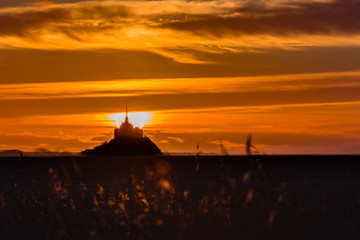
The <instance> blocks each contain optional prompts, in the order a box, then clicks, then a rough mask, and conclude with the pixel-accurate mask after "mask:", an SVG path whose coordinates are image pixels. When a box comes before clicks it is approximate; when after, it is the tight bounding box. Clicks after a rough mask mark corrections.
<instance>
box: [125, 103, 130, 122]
mask: <svg viewBox="0 0 360 240" xmlns="http://www.w3.org/2000/svg"><path fill="white" fill-rule="evenodd" d="M125 122H129V118H128V111H127V104H126V116H125Z"/></svg>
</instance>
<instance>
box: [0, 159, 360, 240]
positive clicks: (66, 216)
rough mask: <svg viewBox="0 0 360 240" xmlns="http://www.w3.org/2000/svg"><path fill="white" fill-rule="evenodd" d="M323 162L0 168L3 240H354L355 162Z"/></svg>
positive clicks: (51, 163)
mask: <svg viewBox="0 0 360 240" xmlns="http://www.w3.org/2000/svg"><path fill="white" fill-rule="evenodd" d="M277 159H281V161H280V160H277ZM319 159H321V161H320V160H319ZM327 159H330V158H329V157H322V158H321V157H308V158H307V157H305V156H302V157H298V158H295V157H288V161H292V162H291V163H289V162H287V160H286V159H285V157H282V158H280V157H276V156H274V157H266V156H259V155H252V156H248V157H240V156H238V157H236V156H225V155H224V156H218V157H217V156H213V157H206V156H200V155H199V154H197V155H196V156H194V157H191V156H188V157H172V156H163V157H152V158H146V157H141V158H136V157H122V158H73V157H68V158H67V157H63V158H25V157H23V158H8V159H0V165H1V168H0V189H1V192H0V223H1V224H0V226H1V234H0V238H1V239H359V222H360V217H359V216H360V188H359V180H360V176H359V174H358V169H359V168H357V167H358V163H357V162H358V161H357V160H358V157H354V158H349V159H346V157H340V156H339V157H337V158H336V157H333V158H332V160H331V161H330V160H327ZM344 159H345V160H344ZM194 161H195V163H196V164H195V166H194ZM324 162H325V163H326V164H328V165H326V166H324ZM198 164H199V166H200V167H197V166H198Z"/></svg>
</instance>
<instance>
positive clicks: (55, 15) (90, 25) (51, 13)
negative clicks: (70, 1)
mask: <svg viewBox="0 0 360 240" xmlns="http://www.w3.org/2000/svg"><path fill="white" fill-rule="evenodd" d="M131 15H132V12H131V10H130V9H129V8H127V7H125V6H120V5H115V6H111V7H109V6H104V5H81V6H76V7H74V8H71V7H50V8H32V9H28V10H22V11H21V10H19V11H5V12H1V13H0V35H3V36H21V37H28V38H36V37H37V34H39V32H41V31H42V30H46V29H47V30H51V31H54V32H62V33H64V34H66V35H68V36H69V37H72V38H76V37H77V35H78V34H81V33H84V32H88V33H92V32H98V31H101V30H104V29H109V28H111V27H113V25H112V24H109V23H111V22H114V21H116V22H117V23H119V24H120V23H121V19H123V18H128V17H129V16H131ZM83 20H91V21H83ZM94 20H98V21H96V22H94ZM117 27H119V25H117ZM31 31H35V32H36V33H33V32H31Z"/></svg>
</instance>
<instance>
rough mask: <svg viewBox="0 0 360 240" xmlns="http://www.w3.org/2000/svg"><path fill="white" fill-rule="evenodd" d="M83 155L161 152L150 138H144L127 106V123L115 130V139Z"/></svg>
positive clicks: (152, 153) (149, 153)
mask: <svg viewBox="0 0 360 240" xmlns="http://www.w3.org/2000/svg"><path fill="white" fill-rule="evenodd" d="M81 154H85V155H98V156H101V155H156V154H161V150H160V149H159V148H158V147H157V146H156V145H155V143H153V142H152V141H151V140H150V138H148V137H146V136H144V133H143V130H142V129H140V128H138V127H134V126H133V125H132V124H131V123H130V121H129V117H128V112H127V106H126V117H125V121H124V122H122V123H121V125H120V127H118V128H115V129H114V139H112V140H111V141H110V142H108V143H107V142H105V143H104V144H102V145H100V146H97V147H95V148H94V149H87V150H85V151H83V152H81Z"/></svg>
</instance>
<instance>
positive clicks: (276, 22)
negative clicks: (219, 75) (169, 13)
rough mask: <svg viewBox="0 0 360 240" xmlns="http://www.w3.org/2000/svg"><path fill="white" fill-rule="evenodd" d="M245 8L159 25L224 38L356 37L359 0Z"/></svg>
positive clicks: (359, 16)
mask: <svg viewBox="0 0 360 240" xmlns="http://www.w3.org/2000/svg"><path fill="white" fill-rule="evenodd" d="M260 6H261V5H259V4H255V5H248V6H247V7H244V8H239V9H236V10H234V11H233V12H231V14H227V15H220V16H214V15H207V16H204V15H202V16H199V15H193V16H191V15H189V16H187V18H186V19H187V20H186V21H172V20H171V19H170V20H169V21H166V19H164V23H163V24H162V25H161V26H160V27H162V28H170V29H173V30H178V31H188V32H191V33H194V34H197V35H204V36H209V35H210V36H213V37H224V36H226V35H242V34H270V35H272V34H275V35H293V34H303V33H305V34H339V33H340V34H357V33H359V32H360V15H359V12H360V1H359V0H337V1H334V2H323V3H321V2H295V3H291V4H288V5H280V6H279V7H272V8H265V7H260Z"/></svg>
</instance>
